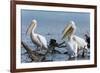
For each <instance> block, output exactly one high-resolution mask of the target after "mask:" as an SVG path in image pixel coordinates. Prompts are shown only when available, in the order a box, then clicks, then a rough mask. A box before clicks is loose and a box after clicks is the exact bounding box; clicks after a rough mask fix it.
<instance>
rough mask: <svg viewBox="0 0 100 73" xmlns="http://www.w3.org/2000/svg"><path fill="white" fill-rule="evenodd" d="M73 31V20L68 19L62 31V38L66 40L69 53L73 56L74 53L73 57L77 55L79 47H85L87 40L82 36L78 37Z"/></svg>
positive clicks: (74, 26)
mask: <svg viewBox="0 0 100 73" xmlns="http://www.w3.org/2000/svg"><path fill="white" fill-rule="evenodd" d="M75 32H76V25H75V22H74V21H70V22H69V24H67V26H66V27H65V29H64V31H63V33H62V34H63V36H62V40H64V41H66V45H68V46H69V47H68V49H69V48H70V49H69V50H70V52H71V53H70V55H71V56H73V53H74V57H77V56H78V50H79V49H81V48H83V49H87V42H86V41H85V40H84V39H83V38H80V37H79V36H77V35H75Z"/></svg>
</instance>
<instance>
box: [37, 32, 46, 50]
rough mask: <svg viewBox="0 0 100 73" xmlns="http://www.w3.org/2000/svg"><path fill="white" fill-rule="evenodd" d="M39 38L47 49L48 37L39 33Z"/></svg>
mask: <svg viewBox="0 0 100 73" xmlns="http://www.w3.org/2000/svg"><path fill="white" fill-rule="evenodd" d="M37 38H38V39H39V41H40V42H41V44H42V47H43V48H46V49H47V40H46V38H45V37H44V36H42V35H40V34H38V36H37Z"/></svg>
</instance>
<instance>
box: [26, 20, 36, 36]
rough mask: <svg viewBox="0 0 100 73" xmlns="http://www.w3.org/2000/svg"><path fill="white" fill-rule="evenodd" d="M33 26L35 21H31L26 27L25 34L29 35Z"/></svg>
mask: <svg viewBox="0 0 100 73" xmlns="http://www.w3.org/2000/svg"><path fill="white" fill-rule="evenodd" d="M34 26H35V23H34V22H32V23H31V24H30V26H29V28H28V29H27V31H26V34H27V35H29V34H30V33H31V32H32V29H33V27H34Z"/></svg>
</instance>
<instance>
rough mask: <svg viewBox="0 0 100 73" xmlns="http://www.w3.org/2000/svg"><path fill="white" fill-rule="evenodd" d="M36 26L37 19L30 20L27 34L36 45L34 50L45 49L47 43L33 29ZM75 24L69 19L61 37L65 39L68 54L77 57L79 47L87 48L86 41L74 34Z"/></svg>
mask: <svg viewBox="0 0 100 73" xmlns="http://www.w3.org/2000/svg"><path fill="white" fill-rule="evenodd" d="M36 27H37V21H36V20H35V19H33V20H32V22H31V24H30V26H29V28H28V29H27V34H28V35H29V36H30V38H31V40H32V42H33V44H35V46H36V47H37V48H36V50H43V49H45V50H47V49H49V48H48V44H47V40H46V38H45V37H44V36H42V35H40V34H37V33H36V32H35V29H36ZM75 32H76V25H75V22H74V21H70V22H69V23H68V24H67V26H66V27H65V28H64V30H63V32H62V35H63V36H62V39H61V40H63V41H65V44H66V46H67V47H66V49H68V50H69V55H70V56H71V57H77V56H78V51H79V49H88V46H87V45H88V42H87V41H86V40H84V39H83V38H80V37H79V36H77V35H75Z"/></svg>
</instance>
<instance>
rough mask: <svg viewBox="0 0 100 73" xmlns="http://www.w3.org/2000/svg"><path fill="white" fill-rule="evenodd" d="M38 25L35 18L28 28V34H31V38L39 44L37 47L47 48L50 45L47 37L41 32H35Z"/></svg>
mask: <svg viewBox="0 0 100 73" xmlns="http://www.w3.org/2000/svg"><path fill="white" fill-rule="evenodd" d="M36 26H37V21H36V20H35V19H33V20H32V22H31V24H30V26H29V28H28V30H27V34H28V35H30V37H31V40H32V42H33V43H34V44H35V45H36V46H37V49H38V48H41V49H47V48H48V47H47V40H46V38H45V37H44V36H42V35H40V34H37V33H35V29H36Z"/></svg>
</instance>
